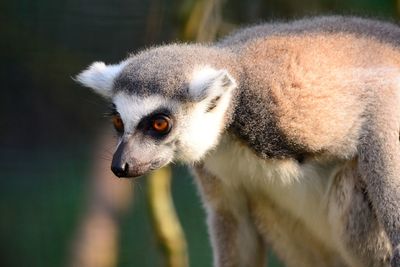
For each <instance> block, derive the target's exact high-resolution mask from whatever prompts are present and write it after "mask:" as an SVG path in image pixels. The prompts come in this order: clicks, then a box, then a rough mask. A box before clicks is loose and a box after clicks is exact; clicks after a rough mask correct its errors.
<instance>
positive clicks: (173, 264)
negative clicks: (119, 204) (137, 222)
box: [148, 167, 189, 267]
mask: <svg viewBox="0 0 400 267" xmlns="http://www.w3.org/2000/svg"><path fill="white" fill-rule="evenodd" d="M148 196H149V205H150V212H151V215H152V218H153V224H154V227H155V230H156V234H157V238H158V240H159V242H160V245H161V246H162V248H163V250H164V253H165V258H166V266H168V267H188V266H189V260H188V253H187V245H186V240H185V236H184V233H183V230H182V227H181V225H180V223H179V219H178V216H177V214H176V212H175V208H174V203H173V200H172V197H171V168H169V167H164V168H162V169H160V170H158V171H155V172H153V173H151V175H150V176H149V192H148Z"/></svg>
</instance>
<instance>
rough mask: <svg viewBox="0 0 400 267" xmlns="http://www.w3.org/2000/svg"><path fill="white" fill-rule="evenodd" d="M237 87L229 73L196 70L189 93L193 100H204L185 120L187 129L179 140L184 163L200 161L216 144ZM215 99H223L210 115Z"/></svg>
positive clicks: (195, 106)
mask: <svg viewBox="0 0 400 267" xmlns="http://www.w3.org/2000/svg"><path fill="white" fill-rule="evenodd" d="M227 79H228V80H227ZM234 88H236V82H235V80H234V79H233V78H232V77H231V76H230V75H229V73H228V72H227V71H226V70H215V69H213V68H210V67H204V68H202V69H199V70H196V71H195V73H194V74H193V78H192V81H191V83H190V85H189V93H190V94H191V96H192V97H194V99H196V98H197V99H201V101H199V102H197V103H196V104H195V105H194V107H193V109H192V110H191V112H190V113H189V115H188V118H185V121H186V128H185V129H184V130H183V131H182V135H181V137H180V141H181V145H182V148H183V149H182V150H181V154H180V157H181V158H182V160H184V161H189V162H195V161H198V160H200V159H201V158H202V157H203V156H204V155H205V154H206V153H207V151H209V150H211V149H213V148H214V147H215V146H216V145H217V143H218V141H219V136H220V134H221V132H222V130H223V129H224V128H225V112H226V111H227V109H228V107H229V105H230V102H231V97H232V90H233V89H234ZM215 97H220V99H219V100H218V103H217V106H216V107H215V108H214V109H213V110H211V111H210V112H207V109H208V107H209V105H210V101H211V100H212V99H213V98H215Z"/></svg>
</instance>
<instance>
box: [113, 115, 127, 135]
mask: <svg viewBox="0 0 400 267" xmlns="http://www.w3.org/2000/svg"><path fill="white" fill-rule="evenodd" d="M112 123H113V125H114V128H115V130H116V131H117V132H119V133H123V132H124V122H123V121H122V119H121V116H120V115H119V114H115V115H113V116H112Z"/></svg>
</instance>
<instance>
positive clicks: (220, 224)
mask: <svg viewBox="0 0 400 267" xmlns="http://www.w3.org/2000/svg"><path fill="white" fill-rule="evenodd" d="M194 169H195V173H196V176H197V183H198V186H199V188H200V192H201V194H202V197H203V199H204V203H206V204H205V205H206V210H207V216H208V227H209V233H210V237H211V242H212V247H213V254H214V255H213V257H214V266H215V267H261V266H263V267H264V266H266V265H265V254H266V251H265V245H264V242H263V240H262V238H261V236H260V235H259V234H258V232H257V231H256V228H255V226H254V225H253V224H252V222H251V220H250V218H249V212H248V210H247V204H246V201H245V199H244V196H241V195H240V194H239V193H237V192H236V193H235V192H233V191H231V192H228V191H229V190H228V189H227V188H225V187H223V186H222V184H221V181H219V180H218V178H217V177H215V176H213V175H212V174H210V173H209V172H207V170H205V169H204V168H203V166H196V167H195V168H194Z"/></svg>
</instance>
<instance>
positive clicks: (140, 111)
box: [77, 61, 236, 177]
mask: <svg viewBox="0 0 400 267" xmlns="http://www.w3.org/2000/svg"><path fill="white" fill-rule="evenodd" d="M135 68H138V66H136V65H134V63H132V62H127V61H124V62H122V63H120V64H118V65H109V66H106V65H104V63H99V62H97V63H94V64H92V65H91V66H90V67H89V68H88V69H87V70H85V71H83V72H82V73H81V74H79V75H78V76H77V80H78V81H79V82H80V83H82V84H83V85H85V86H87V87H90V88H92V89H94V90H95V91H96V92H97V93H99V94H101V95H103V96H105V97H107V98H108V99H110V100H111V101H112V103H113V110H112V111H111V114H112V122H113V124H114V128H115V130H116V131H117V132H118V135H119V144H118V146H117V149H116V151H115V153H114V156H113V160H112V166H111V169H112V171H113V172H114V174H115V175H116V176H118V177H136V176H140V175H143V174H145V173H147V172H148V171H150V170H154V169H157V168H160V167H162V166H164V165H166V164H168V163H169V162H171V161H174V160H181V161H184V162H187V163H193V162H196V161H198V160H200V159H201V158H202V157H203V156H204V155H205V154H206V153H207V151H209V150H210V149H212V148H213V147H214V146H215V145H216V144H217V142H218V139H219V135H220V133H221V131H222V130H223V129H224V128H225V127H226V111H227V109H228V107H229V105H230V102H231V96H232V92H233V89H234V88H236V82H235V80H234V79H233V78H232V77H231V75H230V74H229V73H228V72H227V71H226V70H217V69H215V68H212V67H210V66H196V67H194V68H193V69H192V70H191V71H190V72H189V73H188V74H182V75H184V76H185V77H184V78H182V77H181V78H177V80H181V82H180V83H179V84H174V83H171V82H168V79H166V78H162V79H163V81H167V82H164V83H160V82H154V81H153V80H156V81H159V80H160V79H161V78H160V77H155V74H154V73H153V74H152V75H143V74H139V73H137V74H136V75H134V74H133V72H134V71H133V69H135ZM167 68H168V66H167ZM146 73H147V72H146ZM147 74H148V73H147ZM173 78H174V77H173ZM185 80H186V81H185ZM171 84H172V86H175V87H179V88H180V89H179V90H177V89H176V88H160V87H161V86H164V87H167V86H171ZM131 85H134V86H133V87H132V86H131ZM127 86H128V87H129V90H128V89H127ZM146 86H147V87H146ZM144 87H146V88H144ZM135 88H142V91H140V90H139V89H138V90H137V91H135ZM143 88H144V89H143Z"/></svg>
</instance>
